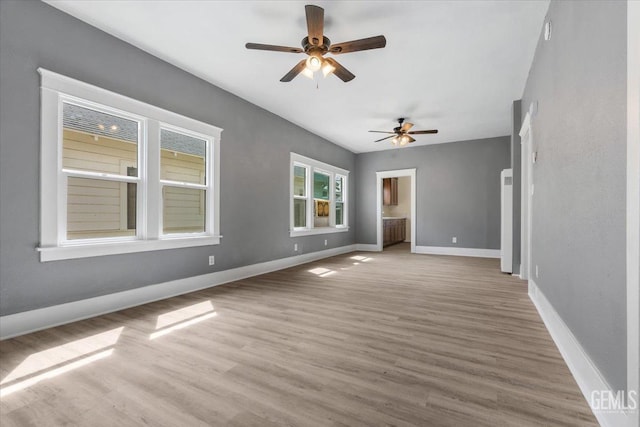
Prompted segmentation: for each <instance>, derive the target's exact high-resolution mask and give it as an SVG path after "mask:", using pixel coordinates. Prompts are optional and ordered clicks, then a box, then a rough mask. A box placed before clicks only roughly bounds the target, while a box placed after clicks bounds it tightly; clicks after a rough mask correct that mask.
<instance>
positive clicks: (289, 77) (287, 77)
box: [280, 59, 307, 82]
mask: <svg viewBox="0 0 640 427" xmlns="http://www.w3.org/2000/svg"><path fill="white" fill-rule="evenodd" d="M306 62H307V60H306V59H303V60H302V61H300V62H298V63H297V64H296V66H295V67H293V68H292V69H291V71H289V72H288V73H287V74H285V75H284V77H282V78H281V79H280V81H281V82H290V81H291V80H293V78H294V77H295V76H297V75H298V74H300V72H301V71H302V70H303V69H304V67H305V66H306Z"/></svg>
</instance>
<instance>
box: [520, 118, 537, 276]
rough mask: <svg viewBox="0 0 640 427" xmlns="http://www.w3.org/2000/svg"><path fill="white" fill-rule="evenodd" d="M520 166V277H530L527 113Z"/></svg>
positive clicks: (530, 187)
mask: <svg viewBox="0 0 640 427" xmlns="http://www.w3.org/2000/svg"><path fill="white" fill-rule="evenodd" d="M519 135H520V144H521V145H522V147H521V150H520V152H521V160H520V161H521V168H520V171H521V172H520V174H521V175H520V179H521V180H520V183H521V189H520V278H521V279H522V280H529V278H530V277H531V224H532V221H531V218H532V204H533V191H534V186H533V170H532V169H533V167H532V161H531V159H532V157H533V149H532V147H533V135H532V129H531V114H530V113H527V115H526V116H525V118H524V120H523V121H522V127H521V128H520V132H519Z"/></svg>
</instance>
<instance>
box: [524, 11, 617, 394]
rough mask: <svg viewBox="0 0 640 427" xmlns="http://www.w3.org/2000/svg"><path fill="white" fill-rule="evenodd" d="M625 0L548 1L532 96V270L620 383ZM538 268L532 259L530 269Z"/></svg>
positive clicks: (527, 94) (527, 99)
mask: <svg viewBox="0 0 640 427" xmlns="http://www.w3.org/2000/svg"><path fill="white" fill-rule="evenodd" d="M626 10H627V4H626V2H611V1H605V2H598V1H580V2H578V1H575V2H570V1H557V2H551V5H550V8H549V12H548V16H549V17H550V19H551V21H552V25H553V33H552V39H551V40H550V41H548V42H545V41H544V40H542V39H541V40H540V41H539V42H538V47H537V50H536V54H535V58H534V61H533V65H532V68H531V71H530V74H529V78H528V81H527V84H526V88H525V91H524V97H523V101H522V106H523V107H522V110H523V116H524V114H525V113H526V110H527V109H528V106H529V105H530V104H531V102H533V101H537V102H538V113H537V115H536V116H535V117H534V118H533V121H532V126H533V138H534V150H536V151H538V161H537V163H536V164H535V166H534V169H533V181H534V185H535V193H534V197H533V227H532V233H533V238H532V266H535V265H538V266H539V277H535V273H534V277H533V279H534V280H535V282H536V283H537V285H538V286H539V287H540V289H541V290H542V291H543V293H544V294H545V295H546V297H547V298H548V300H549V301H550V302H551V304H552V305H553V307H554V308H555V309H556V311H557V312H558V313H559V314H560V316H561V317H562V319H563V320H564V322H565V323H566V324H567V326H568V327H569V328H570V329H571V331H572V332H573V334H574V335H575V336H576V338H577V339H578V340H579V341H580V344H581V345H582V346H583V347H584V349H585V350H586V352H587V353H588V355H589V357H590V358H591V359H592V360H593V361H594V362H595V364H596V365H597V367H598V369H599V370H600V372H601V373H602V374H603V375H604V377H605V378H606V380H607V381H608V382H609V385H610V386H611V387H613V389H618V390H620V389H624V387H625V384H626V300H625V298H626V295H625V292H626V291H625V280H626V279H625V268H626V267H625V254H626V252H625V212H626V207H625V203H626V202H625V191H626V189H625V188H626V28H627V25H626V20H627V16H626ZM533 271H535V269H533Z"/></svg>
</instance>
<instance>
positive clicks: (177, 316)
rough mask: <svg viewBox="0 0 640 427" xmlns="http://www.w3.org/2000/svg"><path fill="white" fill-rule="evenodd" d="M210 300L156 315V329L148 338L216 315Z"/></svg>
mask: <svg viewBox="0 0 640 427" xmlns="http://www.w3.org/2000/svg"><path fill="white" fill-rule="evenodd" d="M217 315H218V314H217V313H216V312H215V311H213V304H211V301H204V302H200V303H197V304H193V305H190V306H188V307H184V308H180V309H178V310H173V311H170V312H168V313H165V314H161V315H160V316H158V320H157V322H156V331H155V332H153V333H152V334H151V335H149V339H150V340H154V339H156V338H159V337H161V336H164V335H167V334H170V333H171V332H174V331H177V330H179V329H184V328H186V327H188V326H191V325H195V324H196V323H200V322H203V321H205V320H207V319H211V318H213V317H216V316H217Z"/></svg>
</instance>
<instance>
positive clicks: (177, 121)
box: [37, 68, 222, 262]
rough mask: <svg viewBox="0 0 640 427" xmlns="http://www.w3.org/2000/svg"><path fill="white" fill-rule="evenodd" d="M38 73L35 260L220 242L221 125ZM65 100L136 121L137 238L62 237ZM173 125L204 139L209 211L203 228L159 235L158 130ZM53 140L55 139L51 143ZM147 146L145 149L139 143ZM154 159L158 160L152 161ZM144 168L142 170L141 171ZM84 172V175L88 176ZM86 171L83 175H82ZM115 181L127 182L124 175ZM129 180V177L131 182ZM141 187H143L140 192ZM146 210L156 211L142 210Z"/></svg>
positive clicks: (39, 70)
mask: <svg viewBox="0 0 640 427" xmlns="http://www.w3.org/2000/svg"><path fill="white" fill-rule="evenodd" d="M38 72H39V73H40V76H41V112H40V120H41V135H40V146H41V154H40V246H39V247H38V248H37V250H38V251H39V252H40V261H41V262H45V261H54V260H62V259H74V258H85V257H93V256H103V255H113V254H125V253H133V252H144V251H152V250H161V249H173V248H184V247H194V246H205V245H217V244H219V243H220V239H221V237H222V236H221V235H220V137H221V133H222V129H221V128H218V127H216V126H212V125H209V124H207V123H203V122H200V121H198V120H194V119H191V118H189V117H185V116H182V115H180V114H177V113H173V112H171V111H168V110H165V109H162V108H159V107H155V106H153V105H150V104H147V103H144V102H141V101H138V100H135V99H132V98H129V97H126V96H124V95H120V94H117V93H114V92H111V91H108V90H106V89H102V88H99V87H96V86H93V85H90V84H88V83H84V82H81V81H78V80H75V79H72V78H70V77H66V76H63V75H60V74H57V73H54V72H52V71H49V70H46V69H43V68H38ZM64 100H69V101H70V102H71V103H73V104H78V103H80V105H85V106H88V107H89V108H91V104H96V107H97V108H98V109H99V110H104V111H107V112H108V111H110V110H113V111H114V112H115V113H116V114H118V115H122V114H124V117H125V118H137V119H138V120H140V123H141V128H140V130H139V133H140V141H139V142H138V145H139V147H138V167H139V170H140V172H139V177H138V180H137V181H136V182H137V183H138V184H140V183H141V182H142V181H145V186H146V189H143V188H138V190H142V192H143V194H142V196H140V194H139V195H138V196H139V197H140V199H139V200H138V209H139V215H138V218H140V219H143V220H144V222H145V223H146V224H137V226H138V227H140V229H139V230H138V231H137V236H136V237H133V238H132V237H130V238H128V239H127V238H122V237H119V238H100V239H79V240H77V241H66V235H65V236H62V235H61V234H62V233H61V230H66V176H68V175H69V173H68V171H63V169H62V152H63V150H62V147H63V145H62V138H63V129H62V128H63V126H62V104H63V101H64ZM161 128H167V129H171V128H173V129H176V130H178V131H180V132H184V133H187V134H191V135H194V136H197V137H198V138H203V139H206V140H207V141H208V143H207V160H209V161H208V162H207V164H208V166H207V171H206V176H207V178H210V179H209V180H208V181H206V184H207V187H208V190H207V195H208V196H209V195H210V197H209V201H208V202H207V207H206V208H207V210H208V212H209V213H208V214H207V215H206V219H205V233H193V234H168V235H163V234H162V229H161V227H162V193H161V186H162V184H161V181H160V129H161ZM53 141H55V144H53V143H52V142H53ZM145 147H146V154H145V152H144V148H145ZM150 159H154V160H157V161H151V160H150ZM145 171H146V174H145ZM90 174H91V173H88V174H87V175H86V177H89V175H90ZM73 175H75V174H73ZM83 175H85V174H83ZM96 177H98V178H100V179H109V177H108V176H106V174H99V173H98V174H97V175H96ZM121 178H122V177H119V179H118V181H121V182H126V181H128V180H129V179H130V178H126V177H124V179H121ZM132 182H133V181H132ZM144 190H146V191H144ZM149 211H152V212H157V213H158V214H157V215H151V216H149V215H147V213H148V212H149Z"/></svg>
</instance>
